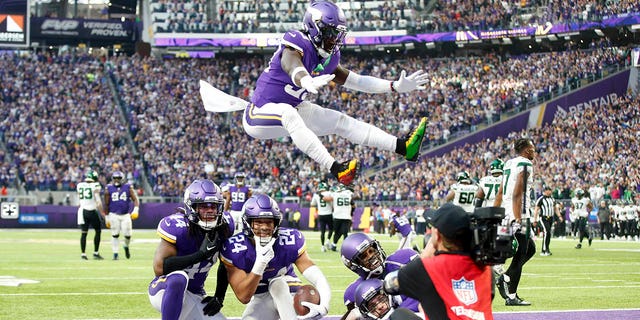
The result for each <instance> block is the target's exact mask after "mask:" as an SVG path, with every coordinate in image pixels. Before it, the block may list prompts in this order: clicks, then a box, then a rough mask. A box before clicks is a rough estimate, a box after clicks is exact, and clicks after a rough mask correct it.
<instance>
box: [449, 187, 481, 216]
mask: <svg viewBox="0 0 640 320" xmlns="http://www.w3.org/2000/svg"><path fill="white" fill-rule="evenodd" d="M451 190H452V191H453V192H455V193H456V194H455V196H453V200H452V201H451V202H452V203H453V204H455V205H457V206H460V207H462V209H464V211H466V212H469V213H473V209H474V208H475V206H474V205H473V200H474V199H475V197H476V192H477V191H478V186H477V185H475V184H462V183H454V184H453V185H452V186H451Z"/></svg>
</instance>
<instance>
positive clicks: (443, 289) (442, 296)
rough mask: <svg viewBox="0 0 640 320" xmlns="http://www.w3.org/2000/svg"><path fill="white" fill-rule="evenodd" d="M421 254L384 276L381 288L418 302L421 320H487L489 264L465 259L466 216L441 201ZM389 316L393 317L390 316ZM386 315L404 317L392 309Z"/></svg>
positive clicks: (467, 253)
mask: <svg viewBox="0 0 640 320" xmlns="http://www.w3.org/2000/svg"><path fill="white" fill-rule="evenodd" d="M431 225H432V228H431V231H432V236H431V239H430V242H429V243H428V244H427V246H426V247H425V249H424V251H423V253H422V255H421V258H420V259H415V260H413V261H412V262H410V263H408V264H407V265H405V266H404V267H403V268H401V269H400V270H398V271H397V275H396V277H394V275H393V273H390V274H389V275H387V277H385V291H387V292H391V293H393V292H392V291H394V290H395V291H396V292H399V293H401V294H404V295H407V296H409V297H411V298H414V299H416V300H418V301H420V305H421V307H422V310H423V312H424V314H425V319H429V320H441V319H465V320H466V319H478V320H480V319H484V320H492V319H493V313H492V310H491V300H492V294H491V289H492V286H493V285H492V281H491V267H489V266H487V265H483V264H478V263H476V262H475V261H474V259H473V258H472V257H471V237H472V233H471V230H470V217H469V214H468V213H467V212H465V211H464V210H463V209H462V208H461V207H459V206H456V205H453V204H451V203H447V204H445V205H443V206H442V207H440V208H439V209H438V210H436V211H435V213H434V216H433V218H432V220H431ZM394 316H395V317H394ZM391 319H407V313H406V312H403V310H400V309H398V310H396V312H395V313H394V315H392V316H391Z"/></svg>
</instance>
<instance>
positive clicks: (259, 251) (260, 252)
mask: <svg viewBox="0 0 640 320" xmlns="http://www.w3.org/2000/svg"><path fill="white" fill-rule="evenodd" d="M275 242H276V238H271V241H269V242H268V243H267V244H266V245H264V246H262V245H260V241H256V261H255V262H254V264H253V268H251V272H252V273H255V274H257V275H259V276H262V273H264V269H266V268H267V265H268V264H269V262H270V261H271V259H273V257H274V256H275V253H274V252H273V244H274V243H275Z"/></svg>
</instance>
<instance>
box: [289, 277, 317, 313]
mask: <svg viewBox="0 0 640 320" xmlns="http://www.w3.org/2000/svg"><path fill="white" fill-rule="evenodd" d="M303 301H306V302H310V303H313V304H319V303H320V293H319V292H318V290H317V289H316V287H314V286H312V285H310V284H306V285H303V286H301V287H300V288H298V291H296V294H295V295H294V296H293V308H294V309H295V310H296V314H297V315H299V316H304V315H305V314H307V313H309V308H307V307H305V306H303V305H302V302H303Z"/></svg>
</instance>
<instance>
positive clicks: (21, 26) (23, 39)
mask: <svg viewBox="0 0 640 320" xmlns="http://www.w3.org/2000/svg"><path fill="white" fill-rule="evenodd" d="M28 22H29V0H1V1H0V47H12V48H20V47H27V46H29V23H28Z"/></svg>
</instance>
